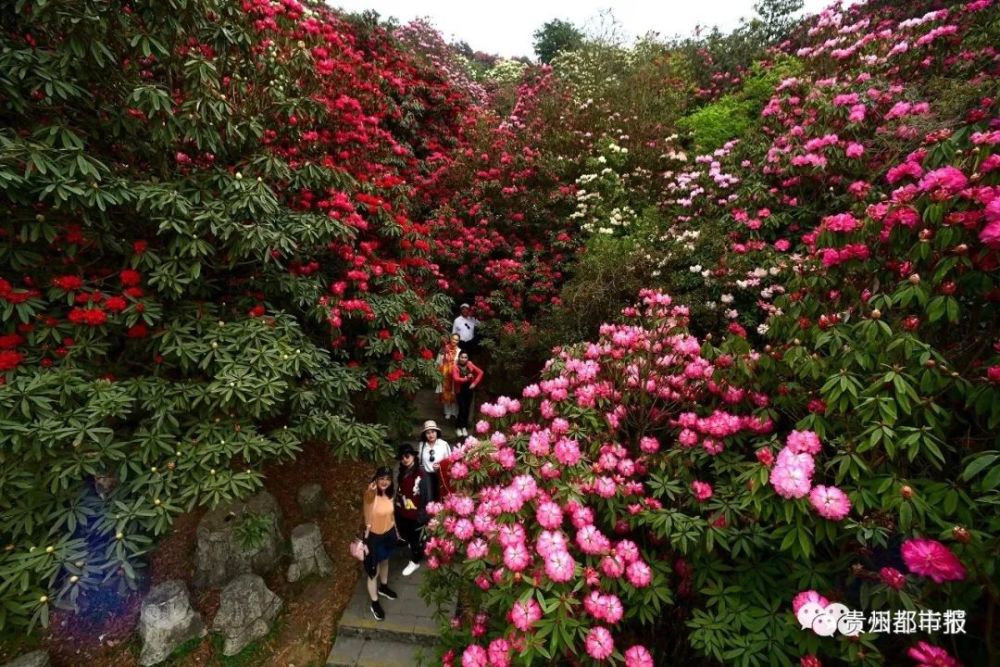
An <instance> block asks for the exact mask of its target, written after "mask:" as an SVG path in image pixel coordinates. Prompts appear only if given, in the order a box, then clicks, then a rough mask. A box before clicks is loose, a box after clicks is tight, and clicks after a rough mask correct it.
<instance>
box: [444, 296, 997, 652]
mask: <svg viewBox="0 0 1000 667" xmlns="http://www.w3.org/2000/svg"><path fill="white" fill-rule="evenodd" d="M642 297H643V300H642V303H641V305H639V306H637V307H633V308H629V309H626V310H625V311H624V313H623V318H622V320H621V322H619V323H616V324H605V325H603V326H602V327H601V332H600V334H601V335H600V338H599V339H598V340H597V341H594V342H590V343H582V344H579V345H576V346H572V347H568V348H566V349H563V350H561V351H559V353H558V356H556V357H554V358H553V359H552V360H551V361H550V362H549V363H548V365H547V367H546V370H545V372H544V373H543V379H542V380H541V381H540V382H539V383H537V384H532V385H529V386H527V387H525V388H524V390H523V392H522V395H521V396H520V397H518V398H516V399H512V398H507V397H501V398H500V399H499V400H497V401H496V402H494V403H492V404H486V405H484V406H482V415H483V419H482V420H481V421H480V422H479V423H478V424H477V425H476V428H475V435H474V436H473V437H470V438H467V439H466V441H465V442H464V443H462V445H461V447H460V448H459V449H458V450H457V452H456V453H455V454H454V455H453V456H452V460H453V463H452V466H451V474H450V476H451V478H452V479H453V480H454V483H453V492H452V494H451V495H449V496H447V497H446V498H445V499H444V500H443V502H442V503H441V504H440V506H439V507H434V508H432V509H433V511H434V519H433V520H432V523H431V528H432V538H431V540H430V542H429V544H428V554H429V562H428V564H429V566H430V567H431V568H432V574H431V575H429V579H430V583H429V584H428V589H429V592H430V594H431V595H432V596H435V597H438V598H439V599H441V600H446V599H448V598H449V597H450V596H451V595H452V594H454V593H455V592H456V591H458V592H459V599H460V600H464V601H465V602H466V604H467V605H468V613H467V614H466V615H465V616H462V615H459V616H458V617H456V619H455V622H453V623H452V625H451V629H450V633H449V635H448V636H447V640H448V644H449V646H450V648H449V650H448V652H447V653H446V654H445V661H446V663H454V664H458V663H459V662H461V664H463V665H464V664H489V665H506V664H521V663H530V662H532V661H542V662H569V663H574V664H597V663H601V662H603V661H609V662H612V663H622V662H624V664H627V665H642V664H651V663H650V662H648V661H649V660H651V659H652V658H650V656H652V655H658V656H660V658H661V659H662V660H665V661H667V660H669V659H670V656H672V655H678V654H683V653H684V652H686V651H690V650H692V649H693V650H694V651H695V652H697V653H701V654H704V655H706V656H712V657H715V658H716V659H718V660H722V661H725V662H727V663H732V664H748V665H763V664H779V663H780V664H791V662H794V661H796V660H798V659H799V658H800V657H803V656H813V659H814V658H815V656H816V655H819V656H821V657H823V656H830V657H839V658H841V659H844V660H847V661H849V662H850V663H852V664H855V663H861V664H881V662H882V661H883V660H884V659H885V657H886V656H888V657H890V658H891V659H893V660H895V659H896V658H898V657H899V655H901V654H902V653H903V652H904V651H905V650H906V648H905V647H906V643H905V642H906V641H907V638H905V637H902V638H901V637H894V638H893V637H887V638H885V639H884V640H877V639H876V638H875V637H874V636H871V635H869V636H863V637H862V638H861V639H860V641H849V640H847V639H846V638H843V639H842V640H829V641H826V642H825V643H824V642H821V641H819V639H820V638H819V637H818V636H817V635H815V634H813V633H812V631H811V630H803V629H801V628H800V627H799V625H798V623H797V621H796V619H795V617H794V616H793V613H794V612H796V611H798V608H799V607H800V606H801V605H802V604H804V601H805V600H811V601H818V603H822V605H823V606H825V605H826V604H829V602H830V601H832V600H837V601H843V602H845V603H846V604H847V605H848V606H849V607H850V608H852V609H863V610H865V611H866V612H867V611H873V610H883V609H895V608H913V609H918V608H919V609H931V610H944V609H963V610H966V611H967V612H968V615H969V621H968V626H967V631H968V633H969V635H968V636H965V637H961V638H958V641H959V643H960V645H961V646H962V647H963V649H964V650H965V651H967V655H977V648H976V645H975V643H974V641H972V640H970V638H972V637H976V636H979V637H981V636H983V633H984V631H985V630H986V628H984V623H985V622H986V620H985V619H984V616H983V613H982V612H983V611H984V610H985V609H986V608H987V607H988V605H992V604H993V603H994V602H993V597H992V596H993V595H995V592H994V591H991V589H990V586H991V585H992V584H991V583H990V577H991V576H992V575H993V573H994V567H995V565H994V563H993V560H992V552H991V547H990V546H989V544H990V542H989V541H990V540H991V539H995V538H991V537H990V535H989V532H988V530H989V529H990V526H987V525H979V521H978V520H977V512H978V511H979V510H977V507H979V508H983V507H986V506H988V503H989V502H990V501H989V498H990V497H991V496H993V497H995V489H992V488H991V487H990V483H983V482H980V481H976V482H972V483H963V484H961V490H959V489H958V488H955V487H954V486H953V484H955V483H958V482H959V480H968V479H970V478H975V476H976V474H977V473H978V472H979V471H981V470H982V469H983V467H984V464H982V463H976V461H977V460H979V459H977V458H976V457H972V458H971V461H972V463H971V464H970V465H969V466H968V467H964V468H963V466H964V464H965V463H966V462H968V461H969V460H970V459H964V460H963V456H965V455H964V454H963V452H965V451H967V450H968V448H969V447H970V445H968V444H962V443H957V442H956V443H949V442H947V441H942V442H938V443H935V446H933V447H924V446H923V442H924V439H921V437H920V436H921V434H929V433H932V432H934V431H935V430H936V429H939V428H943V427H944V426H945V424H946V421H947V420H946V419H944V417H943V416H938V417H936V418H935V417H933V415H935V414H939V411H936V410H934V409H933V407H932V408H931V409H930V410H928V411H927V412H925V413H924V416H923V417H919V416H916V415H915V414H913V413H914V411H912V410H910V406H909V404H907V403H906V402H905V401H906V398H905V397H902V395H900V397H896V396H894V395H893V393H891V392H886V393H885V395H884V396H882V395H880V394H878V392H879V391H880V390H882V389H883V386H884V381H883V378H882V374H883V373H884V372H885V371H882V372H880V373H878V377H877V378H876V377H873V378H872V379H874V380H876V382H875V385H874V391H875V392H876V393H875V394H874V395H873V398H875V400H876V402H877V404H878V405H880V406H882V407H883V409H885V410H886V412H887V413H891V414H892V417H891V418H890V417H888V416H884V417H881V418H880V417H878V416H876V417H875V418H867V422H863V423H862V424H859V423H858V422H859V419H857V418H855V419H849V416H848V415H846V414H845V415H843V417H838V416H836V413H837V412H838V411H827V410H826V409H825V408H824V407H822V403H823V399H822V398H817V399H814V401H813V402H815V403H818V405H814V404H813V402H810V403H809V404H808V405H806V404H805V402H804V400H803V399H802V397H800V396H798V395H797V394H796V392H790V391H788V390H787V388H786V385H780V386H778V385H777V382H778V380H779V379H780V378H781V376H782V374H783V373H785V372H788V369H787V368H783V367H782V366H781V364H779V363H776V359H775V358H774V357H775V355H773V354H766V353H762V352H758V351H755V350H753V349H751V348H750V347H749V346H748V345H747V344H746V341H745V340H744V339H743V338H741V337H739V336H731V337H730V338H728V339H727V340H725V341H724V342H722V343H721V344H720V345H719V346H718V347H716V346H714V345H712V344H711V343H710V342H706V341H701V340H698V339H697V338H696V337H694V336H692V335H691V334H690V333H689V332H688V330H687V326H688V316H689V310H688V308H687V307H685V306H681V305H675V304H673V303H672V302H671V299H670V297H669V296H666V295H665V294H662V293H660V292H646V293H644V294H643V295H642ZM888 372H890V373H893V372H894V371H891V370H890V371H888ZM896 372H898V371H896ZM834 377H835V378H839V377H841V376H839V375H835V376H834ZM890 382H891V380H890ZM775 388H777V389H778V390H777V391H774V389H775ZM941 391H942V392H943V393H945V394H947V393H949V390H948V389H947V388H942V390H941ZM772 392H773V393H772ZM868 393H869V392H867V391H865V392H862V391H859V397H860V396H861V395H862V394H868ZM824 395H825V394H824ZM827 398H828V397H827ZM939 400H944V399H943V398H941V399H939ZM869 402H870V401H864V400H861V401H860V403H859V406H858V408H857V410H859V411H861V412H864V411H865V409H866V408H867V405H868V404H869ZM927 415H930V416H931V417H927ZM927 418H931V419H934V422H933V423H934V426H933V427H927V426H924V427H922V428H918V427H916V426H912V427H911V426H908V425H905V424H908V423H911V421H913V423H922V421H921V420H924V419H927ZM890 419H891V423H892V428H898V429H899V430H901V431H904V432H906V433H911V434H916V436H917V437H912V436H911V440H912V441H913V442H912V443H910V444H907V445H904V447H905V448H906V449H905V450H903V449H894V448H891V447H886V446H884V443H883V446H881V447H869V446H864V445H865V444H866V443H865V441H862V443H859V444H860V445H861V446H859V444H856V443H858V440H859V438H860V436H859V435H858V432H859V431H862V430H864V428H865V427H866V426H868V424H870V423H872V422H874V423H878V422H879V421H881V422H882V424H881V425H880V426H879V428H884V427H885V426H887V425H888V423H889V420H890ZM927 439H928V440H929V436H927ZM938 454H942V455H943V460H942V458H941V457H939V456H938ZM946 461H948V463H945V462H946ZM949 479H950V480H954V482H951V483H949V482H946V481H942V480H949ZM994 484H995V483H994ZM991 522H992V524H995V523H996V518H995V513H994V515H993V518H992V519H991ZM993 528H995V525H993ZM949 639H954V638H949ZM685 644H686V645H687V646H685ZM803 664H805V662H804V663H803ZM971 664H976V663H971Z"/></svg>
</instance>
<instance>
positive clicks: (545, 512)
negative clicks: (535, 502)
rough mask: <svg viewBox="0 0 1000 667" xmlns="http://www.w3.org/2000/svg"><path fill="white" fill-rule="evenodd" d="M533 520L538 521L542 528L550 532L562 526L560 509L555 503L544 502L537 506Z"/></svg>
mask: <svg viewBox="0 0 1000 667" xmlns="http://www.w3.org/2000/svg"><path fill="white" fill-rule="evenodd" d="M535 518H536V519H538V523H539V525H541V526H542V528H547V529H549V530H552V529H555V528H558V527H559V526H560V525H562V521H563V513H562V509H560V507H559V505H557V504H556V503H553V502H545V503H542V504H541V505H539V506H538V509H537V510H536V511H535Z"/></svg>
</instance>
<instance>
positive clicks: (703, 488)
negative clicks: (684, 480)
mask: <svg viewBox="0 0 1000 667" xmlns="http://www.w3.org/2000/svg"><path fill="white" fill-rule="evenodd" d="M691 492H692V493H693V494H694V497H695V498H697V499H698V502H701V503H703V502H705V501H706V500H708V499H709V498H711V497H712V485H711V484H708V483H707V482H699V481H697V480H696V481H694V482H691Z"/></svg>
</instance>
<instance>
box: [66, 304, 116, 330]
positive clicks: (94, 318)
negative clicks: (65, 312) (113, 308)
mask: <svg viewBox="0 0 1000 667" xmlns="http://www.w3.org/2000/svg"><path fill="white" fill-rule="evenodd" d="M68 319H69V321H70V322H72V323H73V324H86V325H88V326H92V327H96V326H100V325H102V324H104V323H105V322H107V321H108V314H107V313H106V312H104V311H103V310H101V309H99V308H74V309H73V310H71V311H69V316H68Z"/></svg>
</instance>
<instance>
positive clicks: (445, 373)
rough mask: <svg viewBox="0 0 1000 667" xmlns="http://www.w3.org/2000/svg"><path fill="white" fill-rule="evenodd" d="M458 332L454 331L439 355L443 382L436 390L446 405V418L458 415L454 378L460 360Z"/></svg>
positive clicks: (442, 403) (438, 362)
mask: <svg viewBox="0 0 1000 667" xmlns="http://www.w3.org/2000/svg"><path fill="white" fill-rule="evenodd" d="M458 353H459V349H458V334H457V333H453V334H451V335H450V336H448V339H447V340H446V341H445V342H444V345H443V346H442V347H441V351H440V352H438V356H437V367H438V372H440V373H441V382H440V383H438V386H437V388H436V389H435V390H434V391H435V392H436V393H437V394H439V395H440V400H441V405H442V406H443V407H444V418H445V419H455V418H456V417H458V403H457V402H456V401H455V381H454V380H453V379H452V377H451V375H452V371H453V370H454V368H455V364H456V363H457V362H458Z"/></svg>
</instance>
